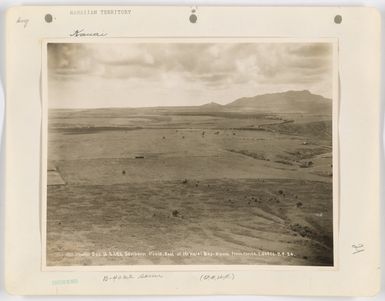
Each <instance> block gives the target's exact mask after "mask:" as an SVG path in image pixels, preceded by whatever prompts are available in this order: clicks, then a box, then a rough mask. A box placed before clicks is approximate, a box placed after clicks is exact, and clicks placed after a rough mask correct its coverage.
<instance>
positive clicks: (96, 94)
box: [48, 43, 332, 108]
mask: <svg viewBox="0 0 385 301" xmlns="http://www.w3.org/2000/svg"><path fill="white" fill-rule="evenodd" d="M305 89H306V90H310V91H311V92H312V93H315V94H320V95H323V96H325V97H329V98H331V96H332V44H326V43H295V44H294V43H237V44H234V43H215V44H214V43H212V44H208V43H189V44H187V43H167V44H166V43H125V44H110V43H100V44H84V43H82V44H80V43H60V44H59V43H55V44H52V43H51V44H49V45H48V93H49V94H48V95H49V106H50V107H60V108H92V107H146V106H163V105H167V106H179V105H181V106H182V105H200V104H204V103H207V102H211V101H214V102H218V103H221V104H226V103H228V102H231V101H233V100H235V99H237V98H240V97H245V96H255V95H258V94H264V93H273V92H282V91H287V90H305Z"/></svg>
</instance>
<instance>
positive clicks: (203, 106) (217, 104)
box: [200, 101, 223, 109]
mask: <svg viewBox="0 0 385 301" xmlns="http://www.w3.org/2000/svg"><path fill="white" fill-rule="evenodd" d="M200 107H201V108H213V109H215V108H222V107H223V105H221V104H219V103H216V102H213V101H212V102H209V103H206V104H203V105H201V106H200Z"/></svg>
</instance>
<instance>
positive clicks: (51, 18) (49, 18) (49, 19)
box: [44, 14, 53, 23]
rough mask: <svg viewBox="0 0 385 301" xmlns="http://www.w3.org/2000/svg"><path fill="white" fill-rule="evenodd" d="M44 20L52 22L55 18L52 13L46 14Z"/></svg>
mask: <svg viewBox="0 0 385 301" xmlns="http://www.w3.org/2000/svg"><path fill="white" fill-rule="evenodd" d="M44 20H45V21H46V22H47V23H51V22H52V20H53V17H52V15H51V14H46V15H45V16H44Z"/></svg>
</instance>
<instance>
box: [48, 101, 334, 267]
mask: <svg viewBox="0 0 385 301" xmlns="http://www.w3.org/2000/svg"><path fill="white" fill-rule="evenodd" d="M48 131H49V135H48V186H47V190H48V197H47V245H46V248H47V265H49V266H70V265H131V264H274V265H313V266H315V265H317V266H318V265H319V266H330V265H333V214H332V207H333V202H332V135H331V132H332V131H331V115H330V114H329V115H327V114H323V115H316V114H309V113H307V114H303V113H261V112H257V111H247V110H240V109H237V108H220V109H219V108H216V107H215V106H214V107H210V106H208V107H159V108H120V109H119V108H116V109H113V108H109V109H87V110H86V109H85V110H65V109H55V110H54V109H52V110H50V111H49V129H48Z"/></svg>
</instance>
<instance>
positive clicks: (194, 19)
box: [190, 14, 198, 23]
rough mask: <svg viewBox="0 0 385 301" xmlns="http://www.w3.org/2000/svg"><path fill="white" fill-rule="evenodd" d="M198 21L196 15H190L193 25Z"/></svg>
mask: <svg viewBox="0 0 385 301" xmlns="http://www.w3.org/2000/svg"><path fill="white" fill-rule="evenodd" d="M197 20H198V17H197V15H195V14H191V15H190V22H191V23H196V22H197Z"/></svg>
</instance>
